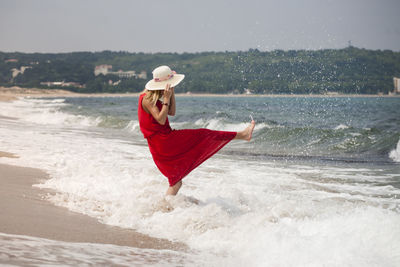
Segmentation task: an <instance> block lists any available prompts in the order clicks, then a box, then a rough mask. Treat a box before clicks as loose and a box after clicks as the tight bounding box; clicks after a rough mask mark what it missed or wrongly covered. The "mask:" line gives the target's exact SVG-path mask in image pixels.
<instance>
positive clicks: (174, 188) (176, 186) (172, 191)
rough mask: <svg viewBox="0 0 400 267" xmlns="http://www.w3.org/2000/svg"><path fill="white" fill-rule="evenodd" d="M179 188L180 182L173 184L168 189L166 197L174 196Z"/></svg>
mask: <svg viewBox="0 0 400 267" xmlns="http://www.w3.org/2000/svg"><path fill="white" fill-rule="evenodd" d="M181 186H182V181H179V182H177V183H176V184H174V185H173V186H170V187H168V190H167V193H166V195H167V196H168V195H172V196H175V195H176V194H177V193H178V191H179V189H180V188H181Z"/></svg>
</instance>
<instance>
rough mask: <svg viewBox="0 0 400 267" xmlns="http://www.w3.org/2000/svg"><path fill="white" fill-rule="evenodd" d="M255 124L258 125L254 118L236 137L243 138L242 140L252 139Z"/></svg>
mask: <svg viewBox="0 0 400 267" xmlns="http://www.w3.org/2000/svg"><path fill="white" fill-rule="evenodd" d="M255 126H256V122H255V121H253V120H252V121H251V123H250V125H249V126H247V128H246V129H244V130H243V131H240V132H237V134H236V136H235V139H242V140H247V141H250V140H251V137H252V135H253V130H254V127H255Z"/></svg>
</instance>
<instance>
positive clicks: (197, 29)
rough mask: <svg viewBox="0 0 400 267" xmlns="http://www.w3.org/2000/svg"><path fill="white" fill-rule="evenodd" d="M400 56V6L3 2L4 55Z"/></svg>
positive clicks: (328, 0) (372, 1) (354, 0)
mask: <svg viewBox="0 0 400 267" xmlns="http://www.w3.org/2000/svg"><path fill="white" fill-rule="evenodd" d="M349 42H351V45H353V46H356V47H360V48H367V49H374V50H375V49H381V50H384V49H390V50H394V51H400V0H335V1H333V0H297V1H296V0H264V1H261V0H260V1H257V0H242V1H236V0H231V1H225V0H221V1H219V0H200V1H191V0H186V1H184V0H150V1H149V0H143V1H141V0H112V1H111V0H109V1H106V0H0V51H3V52H14V51H19V52H41V53H57V52H72V51H103V50H112V51H128V52H145V53H148V52H151V53H156V52H178V53H182V52H202V51H239V50H241V51H246V50H248V49H250V48H253V49H259V50H261V51H271V50H275V49H282V50H290V49H295V50H297V49H306V50H316V49H325V48H335V49H340V48H344V47H346V46H348V45H349Z"/></svg>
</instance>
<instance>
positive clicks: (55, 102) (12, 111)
mask: <svg viewBox="0 0 400 267" xmlns="http://www.w3.org/2000/svg"><path fill="white" fill-rule="evenodd" d="M67 105H68V104H66V103H65V99H32V98H21V99H18V100H16V101H13V102H5V103H2V108H1V110H0V115H3V116H7V117H13V118H17V119H19V120H22V121H26V122H32V123H36V124H42V125H70V126H72V125H77V126H97V125H98V124H99V123H101V119H100V118H93V117H89V116H84V115H74V114H70V113H66V112H63V111H61V108H62V107H65V106H67Z"/></svg>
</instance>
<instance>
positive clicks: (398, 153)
mask: <svg viewBox="0 0 400 267" xmlns="http://www.w3.org/2000/svg"><path fill="white" fill-rule="evenodd" d="M389 157H390V158H391V159H392V160H393V161H395V162H400V140H399V142H398V143H397V146H396V148H395V149H393V150H392V151H390V153H389Z"/></svg>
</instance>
